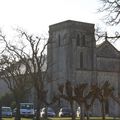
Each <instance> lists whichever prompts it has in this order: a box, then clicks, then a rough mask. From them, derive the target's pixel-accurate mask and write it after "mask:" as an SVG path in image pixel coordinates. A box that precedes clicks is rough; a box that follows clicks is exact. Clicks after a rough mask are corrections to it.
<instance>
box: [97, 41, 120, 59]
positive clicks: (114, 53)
mask: <svg viewBox="0 0 120 120" xmlns="http://www.w3.org/2000/svg"><path fill="white" fill-rule="evenodd" d="M96 55H97V56H98V57H108V58H120V52H119V51H118V50H117V49H116V48H115V47H114V46H113V45H112V44H111V43H110V42H109V41H108V40H105V41H104V42H102V43H101V44H99V45H97V53H96Z"/></svg>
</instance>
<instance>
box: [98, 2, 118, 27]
mask: <svg viewBox="0 0 120 120" xmlns="http://www.w3.org/2000/svg"><path fill="white" fill-rule="evenodd" d="M100 1H101V2H102V7H101V8H99V9H98V11H99V12H104V13H106V15H105V21H106V23H107V24H110V25H118V24H119V23H120V0H100Z"/></svg>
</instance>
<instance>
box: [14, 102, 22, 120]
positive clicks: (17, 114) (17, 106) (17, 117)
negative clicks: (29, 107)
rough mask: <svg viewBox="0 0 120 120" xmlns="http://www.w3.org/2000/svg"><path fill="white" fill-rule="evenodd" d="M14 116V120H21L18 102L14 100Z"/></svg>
mask: <svg viewBox="0 0 120 120" xmlns="http://www.w3.org/2000/svg"><path fill="white" fill-rule="evenodd" d="M16 108H17V109H16V114H15V120H21V115H20V103H19V101H18V100H16Z"/></svg>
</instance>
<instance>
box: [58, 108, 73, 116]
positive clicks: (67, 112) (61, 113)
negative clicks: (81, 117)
mask: <svg viewBox="0 0 120 120" xmlns="http://www.w3.org/2000/svg"><path fill="white" fill-rule="evenodd" d="M72 115H74V112H73V111H72V110H71V109H70V108H67V107H63V108H61V109H60V111H59V113H58V116H59V117H71V116H72Z"/></svg>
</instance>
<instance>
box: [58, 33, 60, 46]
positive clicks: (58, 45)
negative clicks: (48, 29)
mask: <svg viewBox="0 0 120 120" xmlns="http://www.w3.org/2000/svg"><path fill="white" fill-rule="evenodd" d="M58 46H59V47H60V35H58Z"/></svg>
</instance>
